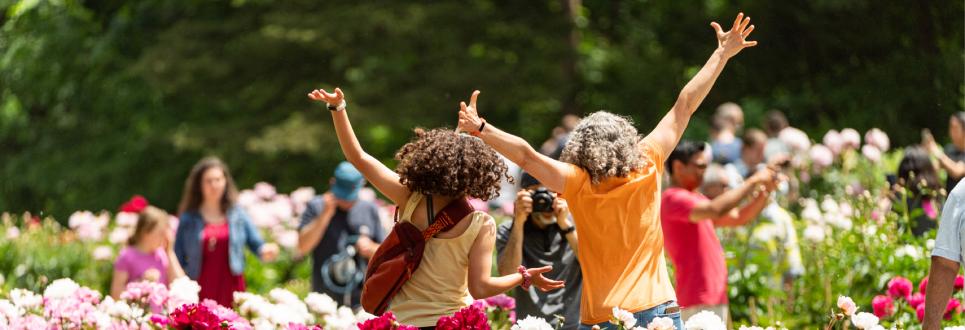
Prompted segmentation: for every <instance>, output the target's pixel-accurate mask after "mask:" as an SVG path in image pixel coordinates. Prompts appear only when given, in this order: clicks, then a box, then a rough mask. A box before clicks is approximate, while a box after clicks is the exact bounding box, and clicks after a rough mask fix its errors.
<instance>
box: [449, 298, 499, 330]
mask: <svg viewBox="0 0 965 330" xmlns="http://www.w3.org/2000/svg"><path fill="white" fill-rule="evenodd" d="M479 306H480V304H475V303H474V304H472V305H469V307H466V308H463V309H460V310H459V311H458V312H456V314H455V315H453V316H443V317H442V318H440V319H439V321H438V322H436V329H438V330H462V329H465V330H490V329H491V328H490V326H489V319H488V318H487V317H486V312H485V311H483V310H482V308H480V307H479Z"/></svg>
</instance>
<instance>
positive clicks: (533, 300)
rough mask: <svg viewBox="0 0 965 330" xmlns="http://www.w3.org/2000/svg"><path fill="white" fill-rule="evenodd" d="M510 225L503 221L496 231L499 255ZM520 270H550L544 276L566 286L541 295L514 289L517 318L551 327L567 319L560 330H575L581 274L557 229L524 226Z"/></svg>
mask: <svg viewBox="0 0 965 330" xmlns="http://www.w3.org/2000/svg"><path fill="white" fill-rule="evenodd" d="M512 225H513V222H512V221H506V222H503V223H502V224H500V225H499V227H498V228H497V230H496V250H497V253H499V254H500V255H502V253H503V249H505V248H506V242H507V241H508V240H509V236H510V232H512ZM522 252H523V256H522V257H523V258H522V261H523V266H524V267H526V268H538V267H543V266H553V270H551V271H549V272H547V273H544V274H543V276H546V277H547V278H550V279H554V280H563V281H566V286H565V287H563V288H561V289H557V290H553V291H549V292H543V291H542V290H540V289H537V288H536V287H530V288H529V290H523V289H522V288H521V287H517V288H516V289H515V291H514V296H515V297H516V317H517V318H519V319H522V318H524V317H526V316H528V315H532V316H536V317H542V318H543V319H545V320H546V321H548V322H550V323H551V324H556V323H555V320H556V315H562V316H563V317H565V318H566V323H565V324H564V326H563V329H566V330H570V329H577V328H578V327H579V324H580V294H581V292H582V287H583V273H582V272H581V271H580V263H579V261H577V258H576V253H574V251H573V249H571V248H570V244H569V242H568V241H567V240H566V237H563V233H561V232H560V229H559V227H558V226H555V225H550V226H547V227H546V228H543V229H540V228H539V227H538V226H536V225H535V224H533V222H532V221H526V224H525V225H523V251H522Z"/></svg>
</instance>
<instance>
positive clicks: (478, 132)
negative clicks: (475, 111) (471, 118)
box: [469, 118, 486, 137]
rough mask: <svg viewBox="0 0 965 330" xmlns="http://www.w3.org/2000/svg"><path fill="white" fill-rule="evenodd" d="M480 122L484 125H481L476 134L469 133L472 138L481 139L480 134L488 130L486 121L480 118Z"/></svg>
mask: <svg viewBox="0 0 965 330" xmlns="http://www.w3.org/2000/svg"><path fill="white" fill-rule="evenodd" d="M479 120H482V124H479V129H477V130H476V131H475V132H472V133H469V134H471V135H472V136H475V137H479V134H482V131H483V129H485V128H486V120H485V119H483V118H479Z"/></svg>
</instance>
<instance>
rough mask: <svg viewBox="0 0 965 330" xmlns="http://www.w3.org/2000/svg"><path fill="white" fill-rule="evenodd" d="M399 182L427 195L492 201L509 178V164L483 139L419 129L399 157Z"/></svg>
mask: <svg viewBox="0 0 965 330" xmlns="http://www.w3.org/2000/svg"><path fill="white" fill-rule="evenodd" d="M395 159H396V160H398V161H399V165H398V166H397V167H396V169H395V171H396V172H397V173H399V181H400V182H401V183H402V184H403V185H405V186H406V187H407V188H409V190H411V191H417V192H420V193H422V194H426V195H442V196H463V195H469V196H471V197H475V198H479V199H482V200H490V199H493V198H496V197H497V196H499V184H500V182H501V181H502V179H503V178H504V177H505V178H509V179H510V180H512V179H511V178H510V176H509V174H508V173H507V168H506V164H505V163H503V160H502V159H500V158H499V156H498V155H496V151H495V150H493V148H492V147H490V146H488V145H486V144H485V143H483V141H482V140H480V139H478V138H475V137H472V136H468V135H464V134H459V133H456V132H454V131H453V130H450V129H443V128H437V129H432V130H428V131H426V130H423V129H421V128H416V129H415V137H414V138H412V140H411V141H409V143H406V144H405V145H404V146H402V148H401V149H399V152H398V153H397V154H396V155H395Z"/></svg>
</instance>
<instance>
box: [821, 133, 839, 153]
mask: <svg viewBox="0 0 965 330" xmlns="http://www.w3.org/2000/svg"><path fill="white" fill-rule="evenodd" d="M821 142H822V143H824V145H825V146H827V147H828V149H831V152H833V153H834V154H835V155H837V154H840V153H841V149H842V148H843V147H844V140H842V139H841V134H839V133H838V131H836V130H830V131H828V132H827V133H825V134H824V139H822V140H821Z"/></svg>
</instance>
